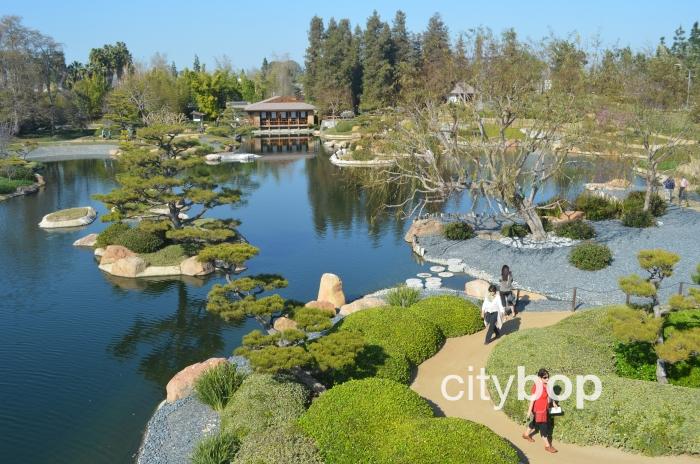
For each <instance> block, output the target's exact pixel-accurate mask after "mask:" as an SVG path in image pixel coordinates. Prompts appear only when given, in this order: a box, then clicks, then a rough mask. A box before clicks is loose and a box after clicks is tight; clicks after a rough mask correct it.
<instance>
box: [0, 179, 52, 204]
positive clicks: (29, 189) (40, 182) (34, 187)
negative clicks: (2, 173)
mask: <svg viewBox="0 0 700 464" xmlns="http://www.w3.org/2000/svg"><path fill="white" fill-rule="evenodd" d="M34 177H35V178H36V182H34V183H33V184H31V185H25V186H23V187H18V188H17V190H15V191H14V192H13V193H6V194H3V195H0V201H5V200H9V199H10V198H14V197H20V196H22V195H29V194H32V193H36V192H38V191H39V189H40V188H41V187H43V186H45V185H46V181H45V180H44V176H42V175H41V174H36V173H35V174H34Z"/></svg>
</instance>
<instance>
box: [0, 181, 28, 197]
mask: <svg viewBox="0 0 700 464" xmlns="http://www.w3.org/2000/svg"><path fill="white" fill-rule="evenodd" d="M33 183H34V182H32V181H31V180H24V179H12V180H11V179H6V178H3V177H0V195H6V194H8V193H14V192H15V190H17V188H19V187H24V186H27V185H32V184H33Z"/></svg>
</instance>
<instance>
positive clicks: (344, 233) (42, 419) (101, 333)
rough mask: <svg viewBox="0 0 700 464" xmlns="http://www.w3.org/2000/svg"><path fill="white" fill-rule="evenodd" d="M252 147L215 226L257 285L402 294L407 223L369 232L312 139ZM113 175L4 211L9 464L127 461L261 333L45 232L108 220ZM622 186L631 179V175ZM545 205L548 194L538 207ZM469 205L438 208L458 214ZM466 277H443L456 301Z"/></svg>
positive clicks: (171, 286) (180, 282)
mask: <svg viewBox="0 0 700 464" xmlns="http://www.w3.org/2000/svg"><path fill="white" fill-rule="evenodd" d="M269 142H271V141H265V140H263V141H259V140H258V141H256V143H257V144H258V145H257V146H255V145H250V146H248V147H246V148H247V149H249V150H255V151H257V152H259V153H262V154H264V156H263V158H261V159H259V160H258V161H256V162H255V163H251V164H222V165H220V166H216V167H214V168H213V170H214V172H215V173H216V174H217V175H220V176H221V177H222V178H223V179H225V180H226V182H227V183H228V184H229V185H231V186H239V187H241V188H243V189H244V190H245V191H246V192H247V196H246V201H245V204H242V205H239V206H236V207H233V208H232V207H230V206H226V207H219V208H217V209H216V210H215V211H214V212H213V215H215V216H218V217H235V218H238V219H240V220H241V221H242V226H241V231H242V233H243V234H244V235H245V236H246V237H247V238H248V239H249V240H250V241H251V242H252V243H253V244H255V245H256V246H258V247H260V249H261V253H260V255H259V256H258V257H256V258H255V259H253V260H252V261H251V262H250V263H249V267H250V272H254V273H262V272H275V273H280V274H282V275H283V276H285V277H286V278H287V279H288V280H289V287H288V288H287V289H285V290H284V291H282V292H280V293H282V295H283V296H285V297H287V298H295V299H298V300H302V301H308V300H312V299H315V297H316V293H317V291H318V282H319V278H320V276H321V274H322V273H324V272H333V273H335V274H338V275H339V276H340V277H341V278H342V279H343V283H344V288H345V292H346V295H347V297H348V299H353V298H356V297H359V296H361V295H363V294H366V293H369V292H372V291H375V290H378V289H381V288H385V287H388V286H391V285H393V284H396V283H397V282H402V281H403V280H404V279H406V278H408V277H411V276H413V275H415V274H416V273H417V272H421V271H424V270H425V269H427V267H428V265H423V264H421V263H419V262H418V261H416V259H415V257H414V256H413V255H412V253H411V251H410V249H409V247H408V246H407V245H406V243H405V242H404V241H403V236H404V233H405V231H406V229H407V227H408V223H407V221H405V220H402V219H400V218H397V217H395V216H393V215H383V216H381V217H379V218H377V219H376V220H374V221H371V220H370V218H371V216H372V207H371V206H370V205H368V202H367V199H366V195H365V194H364V193H363V192H362V191H361V190H358V189H356V188H353V187H352V186H351V185H349V184H348V183H347V182H344V180H343V172H342V171H340V170H339V169H338V168H336V167H334V166H333V165H331V164H330V163H329V162H328V155H327V154H326V153H324V152H323V151H319V150H320V148H319V144H317V143H315V142H314V141H306V140H295V141H293V142H292V143H287V142H281V141H272V143H269ZM116 169H117V162H116V161H114V160H110V159H83V160H74V161H59V162H49V163H46V167H45V170H44V174H45V177H46V180H47V182H48V184H47V186H46V188H44V189H43V190H41V191H40V192H39V193H38V194H36V195H31V196H27V197H17V198H14V199H11V200H9V201H6V202H3V203H0V237H1V238H2V240H1V241H0V263H2V265H1V266H0V332H1V333H2V337H0V356H2V360H3V362H2V363H1V364H0V397H2V398H3V407H2V409H1V410H0V429H1V430H2V431H3V433H2V434H0V456H2V460H3V461H4V462H22V463H25V464H26V463H44V462H54V463H73V464H75V463H90V464H96V463H127V462H131V461H132V459H133V455H134V453H135V452H136V451H137V449H138V446H139V443H140V440H141V434H142V432H143V428H144V426H145V424H146V422H147V420H148V418H149V417H150V415H151V414H152V412H153V410H154V408H155V407H156V406H157V405H158V403H159V402H160V401H161V400H162V399H163V398H164V397H165V390H164V388H165V384H166V383H167V382H168V380H169V379H170V378H171V377H172V376H173V375H174V374H175V373H176V372H178V371H179V370H180V369H182V368H183V367H185V366H187V365H189V364H192V363H194V362H199V361H202V360H204V359H206V358H209V357H212V356H226V355H229V354H230V353H231V352H232V350H233V349H234V348H235V347H236V346H238V344H239V343H240V339H241V337H242V336H243V335H244V334H246V333H247V332H249V331H250V330H253V329H254V328H256V324H255V322H254V321H252V320H248V321H245V322H242V323H239V324H233V323H225V322H222V321H221V320H220V319H219V318H218V317H215V316H212V315H209V314H208V313H207V311H206V310H205V307H204V303H205V302H204V299H205V297H206V294H207V291H208V289H209V288H210V286H211V285H212V284H213V283H215V282H220V281H222V280H223V279H222V278H221V276H214V277H211V278H209V279H207V280H200V279H194V278H192V279H166V280H160V281H158V280H150V281H148V280H132V279H118V278H114V277H110V276H107V275H105V274H103V273H101V272H100V271H99V270H98V269H97V267H96V264H95V261H94V258H93V256H92V253H91V252H90V251H89V250H85V249H79V248H75V247H73V246H72V243H73V241H75V240H76V239H78V238H80V237H82V236H84V235H86V234H88V233H90V232H98V231H100V230H101V229H103V228H104V227H105V224H103V223H101V222H100V221H99V220H98V221H96V222H94V223H93V224H92V225H90V226H88V227H85V228H82V229H80V230H70V231H63V232H61V231H46V230H41V229H39V228H38V227H37V224H38V222H39V221H40V220H41V217H42V216H43V215H44V214H47V213H49V212H52V211H55V210H58V209H63V208H69V207H74V206H85V205H92V206H93V207H95V209H96V210H97V211H98V213H100V214H103V213H105V208H104V206H103V205H102V204H100V203H99V202H96V201H95V200H93V199H92V195H94V194H96V193H102V192H107V191H109V190H110V189H112V188H113V187H114V185H115V183H114V175H115V172H116ZM625 169H628V168H627V167H625V166H619V165H618V164H616V162H605V163H590V162H582V164H579V166H578V167H577V168H576V169H574V170H573V171H571V173H570V174H572V175H573V176H572V177H573V178H570V177H565V178H563V179H559V180H558V181H555V182H554V183H553V184H552V185H551V186H550V187H548V192H549V193H551V192H553V191H556V190H558V189H564V190H565V191H567V192H569V193H570V194H571V195H575V193H576V192H577V191H578V190H580V188H581V183H582V182H583V181H584V179H585V181H590V180H594V181H604V180H608V179H609V178H611V177H620V176H622V174H623V172H622V171H624V170H625ZM627 172H629V171H628V170H627ZM545 194H547V193H545ZM469 201H470V200H469V198H468V197H466V196H465V197H464V198H457V199H454V200H452V201H450V202H449V203H448V204H446V205H444V208H443V209H444V210H445V211H464V210H466V209H467V208H468V206H469ZM466 280H467V278H466V277H465V276H457V277H454V278H452V279H449V280H448V281H447V282H448V285H449V286H451V287H453V288H461V287H463V285H464V282H465V281H466Z"/></svg>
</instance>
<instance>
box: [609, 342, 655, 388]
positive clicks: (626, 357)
mask: <svg viewBox="0 0 700 464" xmlns="http://www.w3.org/2000/svg"><path fill="white" fill-rule="evenodd" d="M615 372H616V373H617V375H619V376H620V377H626V378H628V379H637V380H649V381H652V382H653V381H656V352H655V351H654V347H653V346H651V344H650V343H644V342H636V343H628V344H625V343H618V344H617V346H616V347H615Z"/></svg>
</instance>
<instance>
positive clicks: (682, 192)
mask: <svg viewBox="0 0 700 464" xmlns="http://www.w3.org/2000/svg"><path fill="white" fill-rule="evenodd" d="M689 186H690V182H688V179H686V178H685V177H683V178H681V181H680V182H679V183H678V206H680V205H681V202H682V201H683V200H685V206H690V203H689V202H688V187H689Z"/></svg>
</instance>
